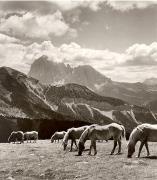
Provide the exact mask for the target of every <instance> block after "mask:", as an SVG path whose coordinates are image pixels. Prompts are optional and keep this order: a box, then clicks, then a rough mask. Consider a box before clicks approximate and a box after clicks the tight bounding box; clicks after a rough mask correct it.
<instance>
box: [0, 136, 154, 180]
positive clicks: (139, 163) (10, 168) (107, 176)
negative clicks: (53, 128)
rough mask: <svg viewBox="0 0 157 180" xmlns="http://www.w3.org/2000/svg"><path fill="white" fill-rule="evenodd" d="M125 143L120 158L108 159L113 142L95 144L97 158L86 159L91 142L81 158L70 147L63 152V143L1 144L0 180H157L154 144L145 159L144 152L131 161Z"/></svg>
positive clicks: (117, 156) (125, 142)
mask: <svg viewBox="0 0 157 180" xmlns="http://www.w3.org/2000/svg"><path fill="white" fill-rule="evenodd" d="M127 143H128V142H127V141H125V140H124V139H123V142H122V154H121V155H109V153H110V151H111V149H112V147H113V142H112V140H109V141H108V142H105V141H104V142H97V149H98V154H97V155H96V156H89V155H88V151H87V149H89V145H90V142H88V141H87V142H86V144H85V147H86V150H85V151H84V152H83V155H82V156H77V154H78V152H77V151H75V150H73V152H69V149H70V143H69V144H68V148H67V149H66V151H63V146H62V142H61V141H60V142H59V143H51V142H50V140H39V141H37V143H26V142H25V143H24V144H9V143H1V144H0V145H1V149H0V151H1V153H0V179H2V180H3V179H8V180H37V179H46V180H51V179H53V180H66V179H67V180H73V179H79V180H85V179H90V180H99V179H103V180H112V179H113V180H115V179H117V180H125V179H126V180H128V179H129V180H130V179H131V180H134V179H138V180H143V179H156V178H157V171H156V169H157V156H156V155H157V150H156V149H157V143H149V147H150V154H151V156H150V157H149V158H146V150H145V148H144V149H143V151H142V153H141V158H136V155H137V152H138V151H137V150H138V148H139V143H138V145H137V146H136V152H135V154H134V155H133V157H132V158H131V159H128V158H127Z"/></svg>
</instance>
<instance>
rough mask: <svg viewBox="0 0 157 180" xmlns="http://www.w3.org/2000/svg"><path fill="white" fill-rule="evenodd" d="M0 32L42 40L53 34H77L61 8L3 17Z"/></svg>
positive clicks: (22, 37)
mask: <svg viewBox="0 0 157 180" xmlns="http://www.w3.org/2000/svg"><path fill="white" fill-rule="evenodd" d="M0 32H5V33H6V34H8V35H11V36H15V37H18V38H21V39H24V38H25V39H27V38H29V39H42V40H46V39H47V40H48V39H50V37H52V36H63V35H64V34H66V33H68V34H69V35H72V36H74V35H75V36H76V35H77V32H76V30H75V29H72V28H70V27H69V25H68V24H67V23H66V22H65V21H64V18H63V16H62V13H61V12H60V11H59V10H57V11H56V12H55V13H53V14H48V15H39V14H38V15H37V14H36V13H35V12H27V13H25V14H23V15H21V16H17V15H12V16H9V17H8V18H1V23H0Z"/></svg>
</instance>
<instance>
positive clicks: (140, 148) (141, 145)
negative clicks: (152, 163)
mask: <svg viewBox="0 0 157 180" xmlns="http://www.w3.org/2000/svg"><path fill="white" fill-rule="evenodd" d="M144 144H145V142H141V144H140V147H139V151H138V158H139V157H140V154H141V150H142V148H143V145H144Z"/></svg>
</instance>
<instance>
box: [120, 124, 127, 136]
mask: <svg viewBox="0 0 157 180" xmlns="http://www.w3.org/2000/svg"><path fill="white" fill-rule="evenodd" d="M121 128H122V137H123V138H125V139H126V131H125V127H124V126H123V125H121Z"/></svg>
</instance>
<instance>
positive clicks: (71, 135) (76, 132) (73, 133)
mask: <svg viewBox="0 0 157 180" xmlns="http://www.w3.org/2000/svg"><path fill="white" fill-rule="evenodd" d="M87 127H88V126H81V127H78V128H74V127H73V128H70V129H68V130H67V132H66V134H65V136H64V138H63V149H64V150H66V147H67V145H68V140H69V139H71V148H70V151H72V147H73V143H74V144H75V146H76V148H77V149H78V147H77V143H76V139H79V138H80V136H81V134H82V133H83V131H84V130H85V129H86V128H87Z"/></svg>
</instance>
